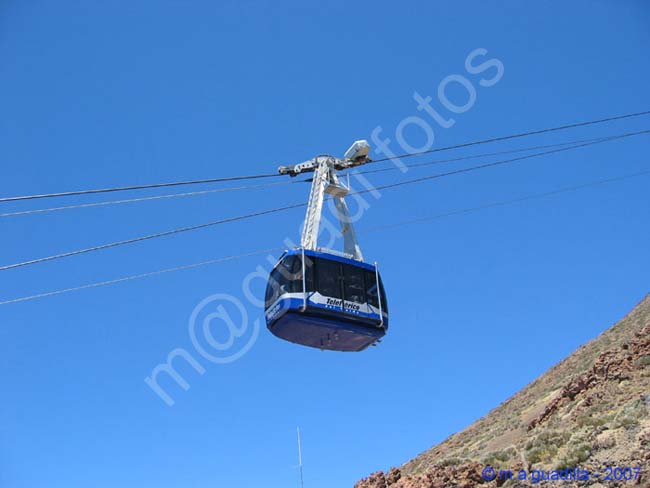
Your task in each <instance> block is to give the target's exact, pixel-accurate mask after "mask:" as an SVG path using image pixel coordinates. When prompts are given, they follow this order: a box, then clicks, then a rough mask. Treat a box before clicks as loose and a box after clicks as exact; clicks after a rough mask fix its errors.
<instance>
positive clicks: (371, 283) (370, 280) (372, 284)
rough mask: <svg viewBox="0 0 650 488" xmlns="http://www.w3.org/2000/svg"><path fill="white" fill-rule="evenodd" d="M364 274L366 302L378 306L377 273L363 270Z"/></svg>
mask: <svg viewBox="0 0 650 488" xmlns="http://www.w3.org/2000/svg"><path fill="white" fill-rule="evenodd" d="M364 274H365V276H366V296H367V297H368V304H369V305H372V306H373V307H375V308H379V295H377V275H376V274H375V272H374V271H365V272H364Z"/></svg>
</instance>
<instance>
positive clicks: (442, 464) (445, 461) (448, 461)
mask: <svg viewBox="0 0 650 488" xmlns="http://www.w3.org/2000/svg"><path fill="white" fill-rule="evenodd" d="M462 463H463V460H462V459H461V458H456V457H453V458H448V459H443V460H442V461H441V462H440V463H439V464H438V466H440V467H442V468H444V467H447V466H458V465H459V464H462Z"/></svg>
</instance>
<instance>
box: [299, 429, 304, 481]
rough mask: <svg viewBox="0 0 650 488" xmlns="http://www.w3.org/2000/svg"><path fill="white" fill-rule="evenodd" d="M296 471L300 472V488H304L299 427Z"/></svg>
mask: <svg viewBox="0 0 650 488" xmlns="http://www.w3.org/2000/svg"><path fill="white" fill-rule="evenodd" d="M298 469H299V470H300V488H304V487H305V481H304V479H303V476H302V439H301V437H300V427H298Z"/></svg>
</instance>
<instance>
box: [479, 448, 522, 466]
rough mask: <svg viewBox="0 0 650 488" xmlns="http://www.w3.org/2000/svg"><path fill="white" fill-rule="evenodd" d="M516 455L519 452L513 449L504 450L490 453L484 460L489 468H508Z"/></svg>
mask: <svg viewBox="0 0 650 488" xmlns="http://www.w3.org/2000/svg"><path fill="white" fill-rule="evenodd" d="M516 454H517V452H516V451H515V450H514V449H513V448H512V447H509V448H508V449H504V450H503V451H494V452H491V453H488V455H487V456H485V457H484V458H483V463H484V464H486V465H488V466H499V467H501V466H506V465H507V463H508V461H510V460H511V459H512V458H513V457H514V456H515V455H516Z"/></svg>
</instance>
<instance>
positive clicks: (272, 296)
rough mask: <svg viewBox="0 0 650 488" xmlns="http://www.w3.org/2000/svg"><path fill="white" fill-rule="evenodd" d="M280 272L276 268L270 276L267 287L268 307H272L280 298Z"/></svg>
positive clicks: (266, 298)
mask: <svg viewBox="0 0 650 488" xmlns="http://www.w3.org/2000/svg"><path fill="white" fill-rule="evenodd" d="M280 279H281V275H280V271H278V268H275V269H274V270H273V271H272V272H271V276H269V282H268V284H267V285H266V297H265V300H266V306H267V307H270V306H271V305H273V303H274V302H275V301H276V300H277V299H278V298H279V297H280Z"/></svg>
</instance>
